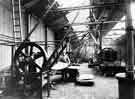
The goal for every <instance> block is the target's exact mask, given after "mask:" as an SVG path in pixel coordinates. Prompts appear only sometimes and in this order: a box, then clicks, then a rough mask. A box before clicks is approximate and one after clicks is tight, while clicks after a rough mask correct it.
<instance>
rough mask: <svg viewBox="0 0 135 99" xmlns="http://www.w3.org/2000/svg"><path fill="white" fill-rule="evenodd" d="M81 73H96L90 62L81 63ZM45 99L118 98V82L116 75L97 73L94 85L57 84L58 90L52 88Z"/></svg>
mask: <svg viewBox="0 0 135 99" xmlns="http://www.w3.org/2000/svg"><path fill="white" fill-rule="evenodd" d="M79 72H80V74H95V72H94V70H93V69H89V68H88V64H86V63H84V64H81V69H80V71H79ZM43 95H44V97H43V99H118V82H117V79H115V78H114V77H104V76H100V75H95V79H94V85H93V86H80V85H75V84H74V83H72V82H70V83H63V84H58V85H56V90H51V96H50V97H49V98H47V97H45V92H44V91H43Z"/></svg>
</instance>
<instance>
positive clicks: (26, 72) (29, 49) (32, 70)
mask: <svg viewBox="0 0 135 99" xmlns="http://www.w3.org/2000/svg"><path fill="white" fill-rule="evenodd" d="M14 62H15V67H14V68H15V73H16V77H17V81H18V83H19V82H20V81H21V82H23V83H24V84H25V85H31V87H34V86H32V85H34V82H37V81H38V80H40V79H41V74H42V68H43V67H44V66H45V63H46V56H45V53H44V50H43V49H42V48H41V47H40V46H39V45H37V44H36V43H32V42H25V43H22V44H21V45H20V46H19V47H18V49H17V50H16V52H15V57H14ZM36 84H37V83H36ZM37 86H38V85H37Z"/></svg>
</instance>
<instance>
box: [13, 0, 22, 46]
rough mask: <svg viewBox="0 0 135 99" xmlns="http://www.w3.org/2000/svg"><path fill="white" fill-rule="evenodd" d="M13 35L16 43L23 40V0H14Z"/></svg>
mask: <svg viewBox="0 0 135 99" xmlns="http://www.w3.org/2000/svg"><path fill="white" fill-rule="evenodd" d="M12 18H13V36H14V43H15V45H16V43H17V42H21V41H22V30H21V0H12Z"/></svg>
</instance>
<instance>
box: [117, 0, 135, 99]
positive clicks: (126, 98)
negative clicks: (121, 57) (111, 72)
mask: <svg viewBox="0 0 135 99" xmlns="http://www.w3.org/2000/svg"><path fill="white" fill-rule="evenodd" d="M126 3H127V6H126V7H127V16H126V32H127V40H126V41H127V66H126V69H127V71H126V73H119V74H117V75H116V77H117V79H118V86H119V99H135V78H134V31H133V25H132V16H131V9H130V7H131V3H133V0H128V1H127V2H126Z"/></svg>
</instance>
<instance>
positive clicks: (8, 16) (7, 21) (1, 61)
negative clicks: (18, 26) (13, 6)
mask: <svg viewBox="0 0 135 99" xmlns="http://www.w3.org/2000/svg"><path fill="white" fill-rule="evenodd" d="M6 4H7V5H6ZM8 5H9V2H7V0H0V70H1V69H2V68H5V67H6V66H9V65H11V47H10V46H5V43H8V41H12V40H13V39H12V38H8V37H6V36H10V37H12V34H13V32H12V31H13V30H12V12H11V10H10V6H8ZM3 35H6V36H3Z"/></svg>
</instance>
